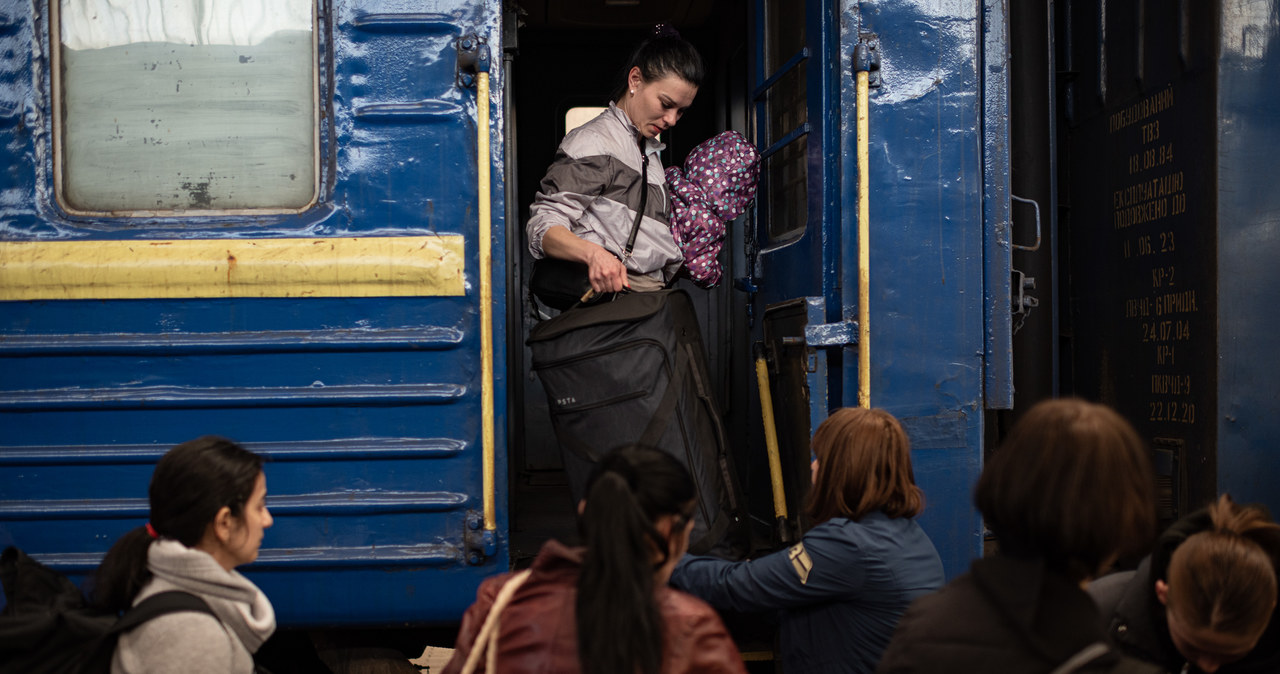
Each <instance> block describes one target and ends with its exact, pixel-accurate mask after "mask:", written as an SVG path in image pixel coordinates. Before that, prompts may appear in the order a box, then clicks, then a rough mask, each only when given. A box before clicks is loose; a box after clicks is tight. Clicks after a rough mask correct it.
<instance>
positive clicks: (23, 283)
mask: <svg viewBox="0 0 1280 674" xmlns="http://www.w3.org/2000/svg"><path fill="white" fill-rule="evenodd" d="M463 245H464V243H463V237H462V236H461V235H446V236H404V237H350V238H327V239H206V240H170V241H2V242H0V300H8V301H14V300H87V299H145V298H169V299H174V298H211V297H414V296H419V297H421V296H441V295H452V296H457V295H463V294H465V293H466V279H465V275H464V262H463V260H464V254H463Z"/></svg>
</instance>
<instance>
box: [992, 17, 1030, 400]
mask: <svg viewBox="0 0 1280 674" xmlns="http://www.w3.org/2000/svg"><path fill="white" fill-rule="evenodd" d="M1008 33H1009V11H1008V4H1007V0H984V2H983V11H982V168H983V175H984V178H983V194H982V220H983V225H984V226H983V228H982V236H983V245H982V252H983V255H982V260H983V262H984V264H985V265H986V272H985V274H984V275H983V282H984V283H985V285H986V288H985V292H984V297H985V300H986V323H987V332H986V338H987V344H986V350H985V352H986V361H985V363H984V365H985V368H986V372H985V381H984V391H983V398H984V400H985V403H986V407H987V408H988V409H1012V408H1013V315H1012V311H1011V308H1010V307H1011V306H1012V305H1011V303H1010V297H1011V293H1010V283H1011V275H1012V272H1013V260H1012V257H1011V253H1012V252H1013V250H1012V248H1011V247H1010V246H1011V243H1012V242H1011V237H1012V232H1011V228H1012V216H1011V214H1010V212H1011V210H1012V209H1011V204H1010V203H1009V195H1010V194H1012V183H1011V177H1010V163H1009V39H1008ZM1036 221H1037V227H1038V226H1039V225H1038V223H1039V215H1038V214H1037V216H1036ZM1037 236H1039V233H1038V232H1037Z"/></svg>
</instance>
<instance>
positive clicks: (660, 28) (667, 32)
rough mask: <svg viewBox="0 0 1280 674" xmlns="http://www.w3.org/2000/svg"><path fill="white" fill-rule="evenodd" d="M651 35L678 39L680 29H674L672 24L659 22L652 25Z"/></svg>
mask: <svg viewBox="0 0 1280 674" xmlns="http://www.w3.org/2000/svg"><path fill="white" fill-rule="evenodd" d="M653 37H654V38H664V37H670V38H675V39H677V40H678V39H680V31H678V30H676V29H675V26H672V25H671V24H669V23H660V24H658V25H656V26H654V27H653Z"/></svg>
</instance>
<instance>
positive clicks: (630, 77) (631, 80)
mask: <svg viewBox="0 0 1280 674" xmlns="http://www.w3.org/2000/svg"><path fill="white" fill-rule="evenodd" d="M642 83H644V77H643V76H641V75H640V66H632V67H631V72H629V73H627V87H628V88H629V89H631V93H633V94H634V93H635V89H636V87H638V86H640V85H641V84H642Z"/></svg>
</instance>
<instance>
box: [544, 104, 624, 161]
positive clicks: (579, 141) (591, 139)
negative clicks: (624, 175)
mask: <svg viewBox="0 0 1280 674" xmlns="http://www.w3.org/2000/svg"><path fill="white" fill-rule="evenodd" d="M632 145H634V143H633V142H632V141H631V135H630V133H629V132H628V130H627V129H626V128H625V127H623V125H622V123H621V122H619V121H618V120H617V119H614V118H613V116H612V115H610V114H609V112H608V111H606V112H603V113H601V114H600V115H599V116H598V117H596V118H594V119H592V120H590V121H588V122H587V123H585V124H583V125H582V126H579V127H578V128H576V129H574V130H572V131H570V132H569V133H568V134H566V135H565V137H564V139H563V140H561V141H560V151H561V152H563V153H564V154H567V155H569V156H570V157H584V156H592V155H599V154H609V155H613V156H621V154H622V152H623V151H625V150H626V149H627V148H628V147H629V146H632Z"/></svg>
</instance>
